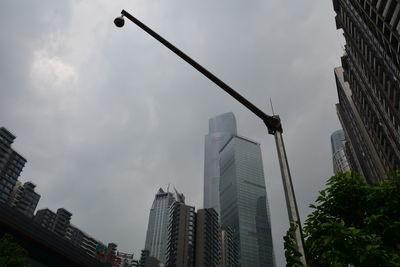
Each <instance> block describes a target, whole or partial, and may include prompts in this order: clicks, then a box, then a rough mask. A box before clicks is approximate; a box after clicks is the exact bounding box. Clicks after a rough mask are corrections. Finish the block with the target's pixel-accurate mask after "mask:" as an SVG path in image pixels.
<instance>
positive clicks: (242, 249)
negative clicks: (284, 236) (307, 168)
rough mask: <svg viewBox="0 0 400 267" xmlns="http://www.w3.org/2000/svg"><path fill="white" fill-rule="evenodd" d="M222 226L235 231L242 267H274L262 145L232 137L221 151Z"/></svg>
mask: <svg viewBox="0 0 400 267" xmlns="http://www.w3.org/2000/svg"><path fill="white" fill-rule="evenodd" d="M220 172H221V179H220V187H219V190H220V203H221V226H222V227H229V228H230V229H232V231H233V239H234V242H235V243H236V245H237V248H238V256H239V257H238V262H239V266H241V267H261V266H274V256H273V246H272V235H271V224H270V218H269V212H268V204H267V193H266V187H265V179H264V170H263V164H262V157H261V149H260V145H259V144H258V143H256V142H253V141H251V140H249V139H246V138H243V137H239V136H233V137H232V138H231V139H230V140H229V141H228V142H227V143H226V144H225V146H223V147H222V149H221V151H220Z"/></svg>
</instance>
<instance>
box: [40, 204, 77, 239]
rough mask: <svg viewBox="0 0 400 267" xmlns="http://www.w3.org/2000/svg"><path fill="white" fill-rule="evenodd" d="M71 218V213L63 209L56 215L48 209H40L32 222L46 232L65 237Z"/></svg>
mask: <svg viewBox="0 0 400 267" xmlns="http://www.w3.org/2000/svg"><path fill="white" fill-rule="evenodd" d="M71 216H72V213H70V212H69V211H67V210H66V209H64V208H59V209H58V210H57V213H54V212H52V211H51V210H49V209H41V210H38V211H37V212H36V214H35V217H34V218H33V221H34V222H36V223H37V224H40V225H41V226H42V227H44V228H46V229H47V230H49V231H52V232H54V233H56V234H57V235H59V236H62V237H65V236H66V234H67V229H68V227H69V225H70V220H71Z"/></svg>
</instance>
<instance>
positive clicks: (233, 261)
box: [220, 227, 239, 267]
mask: <svg viewBox="0 0 400 267" xmlns="http://www.w3.org/2000/svg"><path fill="white" fill-rule="evenodd" d="M220 238H221V252H220V253H221V265H220V266H221V267H237V266H239V263H238V251H237V244H236V243H235V240H234V239H233V231H232V229H231V228H229V227H226V228H220Z"/></svg>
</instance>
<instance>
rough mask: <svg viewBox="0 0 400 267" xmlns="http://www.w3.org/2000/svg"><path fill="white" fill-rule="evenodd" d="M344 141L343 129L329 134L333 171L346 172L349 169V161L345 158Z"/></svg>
mask: <svg viewBox="0 0 400 267" xmlns="http://www.w3.org/2000/svg"><path fill="white" fill-rule="evenodd" d="M345 142H346V139H345V137H344V131H343V130H337V131H335V132H334V133H332V135H331V146H332V161H333V173H335V174H337V173H338V172H343V173H344V172H347V171H350V169H351V168H350V163H349V161H348V160H347V156H346V153H345Z"/></svg>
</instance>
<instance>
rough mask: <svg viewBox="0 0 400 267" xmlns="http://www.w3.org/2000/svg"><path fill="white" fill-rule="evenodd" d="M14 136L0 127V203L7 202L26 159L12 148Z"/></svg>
mask: <svg viewBox="0 0 400 267" xmlns="http://www.w3.org/2000/svg"><path fill="white" fill-rule="evenodd" d="M14 140H15V136H14V135H13V134H12V133H11V132H9V131H8V130H7V129H6V128H4V127H0V203H7V202H8V200H9V197H10V194H11V191H12V190H13V188H14V186H15V184H16V182H17V180H18V177H19V175H20V174H21V172H22V169H23V168H24V166H25V163H26V159H24V158H23V157H22V156H21V155H20V154H18V153H17V152H16V151H15V150H14V149H12V147H11V144H12V143H13V142H14Z"/></svg>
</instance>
